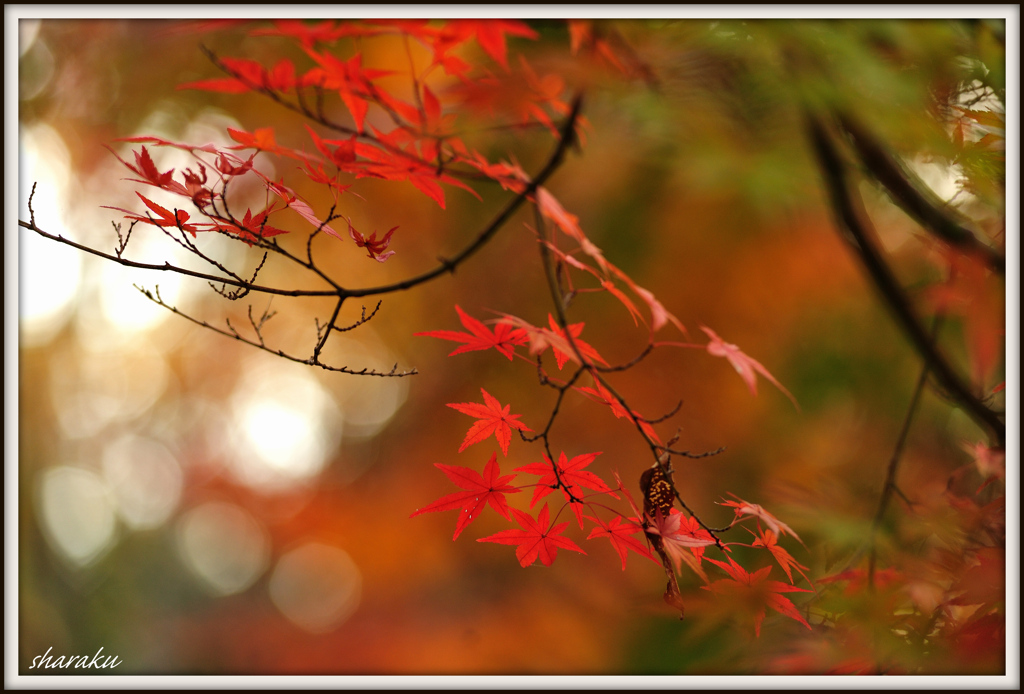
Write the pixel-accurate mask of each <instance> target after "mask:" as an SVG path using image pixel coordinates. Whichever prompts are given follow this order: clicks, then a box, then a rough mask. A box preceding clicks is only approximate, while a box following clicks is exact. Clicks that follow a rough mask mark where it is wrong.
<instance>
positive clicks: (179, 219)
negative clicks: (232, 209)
mask: <svg viewBox="0 0 1024 694" xmlns="http://www.w3.org/2000/svg"><path fill="white" fill-rule="evenodd" d="M135 194H136V195H138V196H139V197H140V198H141V199H142V202H144V203H145V204H146V207H148V208H149V209H150V210H152V211H153V212H154V213H156V217H155V218H154V217H153V216H152V215H150V214H148V213H147V215H146V216H145V217H143V216H141V215H139V214H136V213H135V212H132V211H131V210H126V209H124V208H122V207H111V206H109V205H103V207H105V208H106V209H108V210H117V211H119V212H124V213H126V214H125V217H126V218H127V219H134V220H136V221H138V222H145V223H146V224H152V225H154V226H158V227H174V228H176V229H177V228H180V229H182V230H183V231H187V232H189V233H190V234H192V235H193V236H195V235H196V232H197V231H199V228H198V227H197V226H196V225H195V224H186V222H187V221H188V220H189V214H188V212H186V211H185V210H175V211H174V213H171V211H170V210H168V209H167V208H165V207H161V206H160V205H157V204H156V203H155V202H153V201H152V200H149V199H148V198H146V196H144V195H143V194H142V193H140V192H138V191H136V192H135Z"/></svg>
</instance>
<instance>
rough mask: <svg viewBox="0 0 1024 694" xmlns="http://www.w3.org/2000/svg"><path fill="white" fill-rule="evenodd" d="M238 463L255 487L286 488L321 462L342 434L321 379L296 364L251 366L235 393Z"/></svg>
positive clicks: (239, 470) (315, 470) (242, 476)
mask: <svg viewBox="0 0 1024 694" xmlns="http://www.w3.org/2000/svg"><path fill="white" fill-rule="evenodd" d="M231 404H232V414H233V418H234V421H235V425H236V438H237V444H236V446H235V449H236V450H235V459H234V468H235V472H236V474H237V475H238V477H239V478H240V479H241V480H242V481H243V482H245V483H246V484H249V485H250V486H253V487H257V488H287V487H291V486H294V485H295V484H299V483H302V482H305V481H307V480H309V479H311V478H312V477H314V476H315V475H317V474H318V473H319V472H320V470H321V469H322V468H323V465H324V462H325V460H326V457H327V455H329V454H330V452H331V451H333V450H334V448H335V447H336V446H337V444H338V441H339V440H340V437H341V418H340V416H339V414H338V409H337V406H336V405H335V404H334V401H333V400H332V399H331V397H330V396H329V395H328V394H327V393H326V392H325V391H324V390H323V388H322V387H321V386H320V383H319V382H318V381H316V379H314V378H313V377H312V376H309V375H307V374H305V373H303V372H302V371H299V370H297V369H294V368H291V367H288V366H284V367H283V368H282V367H281V366H269V367H266V368H264V369H262V370H258V371H252V372H249V373H248V374H247V376H246V378H245V380H244V381H243V383H242V384H241V385H240V386H239V387H238V389H237V390H236V391H235V394H234V395H233V396H232V398H231Z"/></svg>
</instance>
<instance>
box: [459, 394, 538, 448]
mask: <svg viewBox="0 0 1024 694" xmlns="http://www.w3.org/2000/svg"><path fill="white" fill-rule="evenodd" d="M480 392H481V393H483V395H484V403H486V404H483V405H481V404H480V403H477V402H454V403H453V402H450V403H448V407H451V408H453V409H456V410H458V411H459V412H461V413H463V414H468V415H469V416H470V417H477V418H479V420H480V421H478V422H476V423H475V424H473V426H471V427H470V428H469V431H468V432H467V433H466V438H465V440H464V441H463V442H462V445H461V446H460V447H459V453H462V451H464V450H466V448H468V447H469V446H472V445H473V444H474V443H480V442H481V441H483V440H484V439H486V438H487V437H488V436H490V435H491V434H494V438H496V439H498V445H499V446H501V452H502V453H504V454H505V455H506V456H507V455H508V444H509V443H510V442H511V441H512V430H513V429H518V430H519V431H532V429H530V427H528V426H526V425H525V424H523V423H522V422H520V421H517V420H518V419H519V418H520V417H522V415H518V414H509V408H511V407H512V406H511V405H505V407H502V406H501V403H500V402H498V399H497V398H495V397H494V396H492V395H491V394H490V393H488V392H487V391H486V390H484V389H483V388H481V389H480Z"/></svg>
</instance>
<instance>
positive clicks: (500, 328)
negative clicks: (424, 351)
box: [414, 305, 528, 360]
mask: <svg viewBox="0 0 1024 694" xmlns="http://www.w3.org/2000/svg"><path fill="white" fill-rule="evenodd" d="M455 311H456V312H457V313H458V314H459V320H461V321H462V325H463V326H465V328H466V330H468V331H469V332H468V333H460V332H455V331H454V330H431V331H430V332H424V333H414V334H415V335H419V336H424V337H437V338H440V339H442V340H451V341H453V342H462V343H464V344H463V345H462V346H461V347H457V348H456V349H455V350H453V351H452V352H451V353H450V354H449V355H448V356H449V357H452V356H455V355H456V354H462V353H463V352H475V351H483V350H488V349H491V348H492V347H493V348H494V349H496V350H498V351H499V352H500V353H502V354H504V355H505V356H506V357H508V358H509V360H511V359H512V356H513V354H514V353H515V348H516V347H518V346H520V345H525V344H526V342H527V340H528V336H527V333H526V330H523V329H522V328H516V327H513V326H512V325H511V324H510V323H508V322H506V321H503V322H499V323H498V324H497V325H495V326H494V330H493V332H492V331H491V330H490V329H489V328H488V327H487V326H486V325H484V324H483V323H481V322H480V321H478V320H477V319H476V318H473V317H472V316H470V315H469V314H467V313H466V312H465V311H463V310H462V309H461V308H459V306H458V305H456V306H455Z"/></svg>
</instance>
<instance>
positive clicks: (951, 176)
mask: <svg viewBox="0 0 1024 694" xmlns="http://www.w3.org/2000/svg"><path fill="white" fill-rule="evenodd" d="M910 168H911V169H912V170H913V172H914V173H915V174H917V176H918V177H919V178H920V179H921V181H922V182H923V183H924V184H925V185H926V186H928V187H929V188H931V189H932V191H933V192H934V193H935V194H936V195H937V196H938V197H939V199H940V200H944V201H948V200H952V199H953V196H954V195H956V193H957V191H958V190H959V189H960V186H959V184H958V183H957V181H958V180H960V178H961V176H962V173H960V172H958V171H957V170H956V169H955V168H953V167H948V166H942V165H940V164H936V163H935V162H932V161H926V160H924V159H915V160H913V161H912V162H910Z"/></svg>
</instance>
